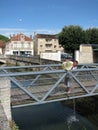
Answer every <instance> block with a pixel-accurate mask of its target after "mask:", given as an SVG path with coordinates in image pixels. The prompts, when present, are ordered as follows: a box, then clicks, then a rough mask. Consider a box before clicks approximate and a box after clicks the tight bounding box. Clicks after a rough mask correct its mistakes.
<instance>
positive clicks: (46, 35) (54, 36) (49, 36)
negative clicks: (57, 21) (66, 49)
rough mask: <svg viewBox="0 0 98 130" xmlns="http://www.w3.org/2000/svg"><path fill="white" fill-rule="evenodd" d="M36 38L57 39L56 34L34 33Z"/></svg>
mask: <svg viewBox="0 0 98 130" xmlns="http://www.w3.org/2000/svg"><path fill="white" fill-rule="evenodd" d="M36 37H37V38H52V39H57V36H56V35H50V34H36Z"/></svg>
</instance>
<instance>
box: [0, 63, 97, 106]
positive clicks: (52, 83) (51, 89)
mask: <svg viewBox="0 0 98 130" xmlns="http://www.w3.org/2000/svg"><path fill="white" fill-rule="evenodd" d="M67 73H69V75H70V76H71V82H72V85H73V87H72V91H71V93H69V94H68V93H67V92H66V88H67V86H66V85H64V78H65V76H66V74H67ZM2 77H8V78H9V79H10V81H11V105H12V107H13V108H16V107H24V106H28V105H36V104H43V103H49V102H56V101H63V100H69V99H75V98H82V97H87V96H95V95H98V64H91V65H90V64H88V65H87V64H86V65H79V67H78V69H77V70H71V71H69V72H65V71H64V70H63V69H62V68H61V64H49V65H32V66H13V67H1V68H0V78H2Z"/></svg>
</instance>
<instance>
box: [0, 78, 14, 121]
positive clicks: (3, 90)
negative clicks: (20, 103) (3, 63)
mask: <svg viewBox="0 0 98 130" xmlns="http://www.w3.org/2000/svg"><path fill="white" fill-rule="evenodd" d="M10 87H11V84H10V80H9V79H8V78H7V77H0V101H1V104H2V106H3V109H4V113H5V114H6V117H7V119H8V120H11V119H12V117H11V106H10V95H11V94H10Z"/></svg>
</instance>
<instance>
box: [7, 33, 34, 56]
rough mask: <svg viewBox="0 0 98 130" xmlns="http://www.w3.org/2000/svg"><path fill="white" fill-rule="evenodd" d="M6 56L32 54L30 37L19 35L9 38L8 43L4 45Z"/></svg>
mask: <svg viewBox="0 0 98 130" xmlns="http://www.w3.org/2000/svg"><path fill="white" fill-rule="evenodd" d="M5 54H6V55H24V54H31V55H33V54H34V48H33V39H32V36H30V37H27V36H25V35H24V34H22V33H20V34H17V35H15V34H14V35H13V36H10V41H9V42H8V43H7V44H6V51H5Z"/></svg>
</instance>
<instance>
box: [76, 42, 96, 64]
mask: <svg viewBox="0 0 98 130" xmlns="http://www.w3.org/2000/svg"><path fill="white" fill-rule="evenodd" d="M75 57H76V58H75V59H76V60H78V62H79V63H82V64H91V63H94V59H93V48H92V46H91V45H88V44H83V45H80V49H79V51H77V54H76V56H75Z"/></svg>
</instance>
